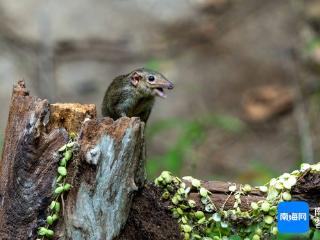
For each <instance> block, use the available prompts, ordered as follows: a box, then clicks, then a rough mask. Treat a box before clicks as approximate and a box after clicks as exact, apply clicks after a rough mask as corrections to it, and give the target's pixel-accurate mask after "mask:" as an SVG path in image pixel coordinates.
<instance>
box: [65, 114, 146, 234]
mask: <svg viewBox="0 0 320 240" xmlns="http://www.w3.org/2000/svg"><path fill="white" fill-rule="evenodd" d="M143 126H144V124H142V123H141V122H140V120H139V119H138V118H131V119H130V118H121V119H119V120H117V121H115V122H113V120H112V119H110V118H105V119H102V120H89V121H87V122H86V123H85V125H84V127H83V129H82V132H81V134H80V139H79V144H80V151H79V154H78V156H79V160H80V164H79V169H81V170H80V171H79V174H78V175H77V177H76V178H75V179H74V182H73V186H74V187H73V189H72V191H71V192H70V193H69V195H68V198H67V201H66V214H65V218H64V220H65V229H66V231H65V239H92V240H95V239H107V240H109V239H110V240H111V239H113V238H114V237H116V236H117V235H118V234H119V232H120V230H121V228H122V226H123V225H124V224H125V223H126V220H127V217H128V214H129V210H130V207H131V200H132V197H133V193H134V192H135V191H137V190H138V188H139V187H141V186H142V185H143V184H144V179H145V174H144V159H145V157H144V154H145V153H144V139H143Z"/></svg>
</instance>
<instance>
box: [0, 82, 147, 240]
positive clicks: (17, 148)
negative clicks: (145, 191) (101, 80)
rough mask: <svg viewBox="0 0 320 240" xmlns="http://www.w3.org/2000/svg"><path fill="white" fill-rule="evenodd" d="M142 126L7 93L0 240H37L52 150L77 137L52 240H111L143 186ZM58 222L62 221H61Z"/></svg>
mask: <svg viewBox="0 0 320 240" xmlns="http://www.w3.org/2000/svg"><path fill="white" fill-rule="evenodd" d="M143 129H144V124H143V123H141V122H140V120H139V119H138V118H131V119H130V118H122V119H119V120H118V121H113V120H112V119H110V118H104V119H101V120H97V119H96V109H95V106H94V105H81V104H52V105H50V104H49V103H48V101H47V100H42V99H39V98H36V97H32V96H29V93H28V92H27V90H26V88H25V85H24V82H23V81H20V82H19V83H18V84H17V85H16V86H15V87H14V90H13V94H12V100H11V106H10V112H9V118H8V124H7V128H6V135H5V140H4V148H3V153H2V159H1V162H0V178H1V182H0V239H22V240H23V239H36V237H37V229H38V227H39V226H42V225H43V224H44V221H45V219H46V214H47V209H48V206H49V204H50V202H51V200H52V199H53V190H54V187H55V182H56V175H57V167H58V161H59V154H58V149H59V148H60V147H61V146H63V145H64V144H65V143H67V141H68V132H69V133H70V132H75V133H78V136H79V138H78V143H79V146H80V147H79V148H78V151H77V152H76V153H75V154H74V158H73V160H72V162H71V163H70V164H69V166H68V176H67V179H68V182H70V183H71V184H72V186H73V188H72V190H71V191H70V192H69V193H68V195H67V196H64V201H63V206H64V207H63V212H64V216H63V218H60V221H59V223H58V224H57V226H55V238H56V239H113V238H114V237H115V236H116V235H118V234H119V232H120V230H121V227H122V226H123V225H124V224H125V222H126V220H127V217H128V214H129V210H130V206H131V201H132V197H133V193H134V191H137V190H138V188H139V187H141V186H142V185H143V184H144V180H145V173H144V159H145V156H144V154H145V153H144V139H143ZM62 219H63V220H64V221H62Z"/></svg>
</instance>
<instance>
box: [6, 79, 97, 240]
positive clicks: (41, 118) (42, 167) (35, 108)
mask: <svg viewBox="0 0 320 240" xmlns="http://www.w3.org/2000/svg"><path fill="white" fill-rule="evenodd" d="M76 106H77V107H75V106H74V105H72V104H70V105H69V108H70V109H72V114H73V115H74V116H76V117H74V118H71V120H70V119H68V121H58V118H57V117H55V118H53V117H54V116H59V117H60V120H61V119H66V118H68V115H66V113H65V111H63V107H61V106H60V105H59V104H57V105H54V106H52V107H51V106H50V104H49V103H48V101H47V100H42V99H39V98H36V97H32V96H29V93H28V91H27V90H26V88H25V84H24V82H23V81H19V83H18V84H17V85H16V86H15V87H14V89H13V93H12V99H11V105H10V110H9V117H8V124H7V128H6V134H5V141H4V147H3V152H2V159H1V161H0V180H1V181H0V239H35V238H36V235H37V234H36V232H37V228H38V226H39V225H41V224H42V223H43V221H44V220H45V217H46V210H47V207H48V204H49V203H50V199H51V197H52V192H53V188H54V182H55V178H56V169H57V166H58V160H59V156H58V154H57V150H58V149H59V148H60V147H61V146H62V145H64V144H65V143H66V142H67V140H68V133H67V131H66V130H65V128H67V127H68V125H67V124H69V126H73V125H72V124H73V123H74V126H76V127H73V129H72V130H75V131H79V130H80V127H81V125H80V124H79V123H82V121H84V119H85V117H87V115H89V116H90V115H91V116H95V113H96V111H95V106H79V105H76ZM84 109H85V111H84ZM69 112H70V111H69ZM83 112H86V115H85V114H82V113H83ZM57 126H59V127H60V128H57Z"/></svg>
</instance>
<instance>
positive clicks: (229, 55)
mask: <svg viewBox="0 0 320 240" xmlns="http://www.w3.org/2000/svg"><path fill="white" fill-rule="evenodd" d="M319 36H320V1H317V0H315V1H312V0H306V1H303V0H281V1H279V0H268V1H262V0H174V1H172V0H161V1H159V0H131V1H126V0H104V1H101V0H91V1H86V0H77V1H60V0H25V1H22V2H19V3H17V2H16V1H9V0H0V50H1V51H0V83H1V85H0V103H1V109H0V134H1V136H2V137H1V138H3V134H4V129H5V124H6V120H7V114H8V105H9V101H10V95H11V90H12V86H13V84H14V83H15V82H17V80H19V79H22V78H23V79H25V81H26V84H27V87H28V88H29V89H31V93H32V94H33V95H36V96H39V97H41V98H47V99H49V100H50V102H80V103H94V104H96V105H97V107H98V112H99V114H100V104H101V100H102V98H103V94H104V91H105V89H106V88H107V86H108V85H109V83H110V82H111V80H112V79H113V78H114V77H115V76H117V75H119V74H123V73H127V72H129V71H131V70H132V69H134V68H137V67H141V66H145V67H149V68H152V69H155V70H158V71H160V72H162V73H163V74H164V75H165V76H167V78H168V79H170V80H171V81H173V82H174V83H175V89H174V90H173V91H170V92H168V94H167V95H168V97H167V99H165V100H163V99H158V101H157V103H156V105H155V108H154V110H153V113H152V114H151V119H150V120H149V122H148V126H147V135H146V138H147V155H148V163H147V168H148V176H149V177H150V178H153V177H154V176H156V175H157V174H159V172H161V171H162V170H170V171H172V172H174V173H175V174H178V175H193V176H195V177H198V178H201V179H212V180H230V181H237V182H243V183H252V184H263V183H265V182H266V181H267V180H268V179H269V178H270V177H272V176H277V175H279V174H280V173H282V172H288V171H291V170H293V169H295V168H296V167H297V166H298V165H299V164H300V163H301V162H309V163H313V162H318V161H319V157H320V124H319V118H320V111H319V110H320V93H319V90H320V81H319V72H320V38H319Z"/></svg>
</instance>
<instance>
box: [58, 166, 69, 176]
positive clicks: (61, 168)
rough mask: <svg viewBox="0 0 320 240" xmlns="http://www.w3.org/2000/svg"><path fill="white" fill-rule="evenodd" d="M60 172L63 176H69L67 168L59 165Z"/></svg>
mask: <svg viewBox="0 0 320 240" xmlns="http://www.w3.org/2000/svg"><path fill="white" fill-rule="evenodd" d="M58 173H59V174H60V175H61V176H67V169H66V168H65V167H61V166H60V167H58Z"/></svg>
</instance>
